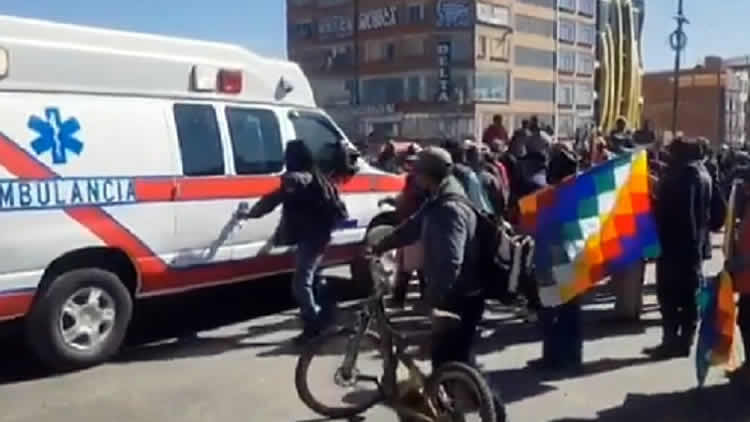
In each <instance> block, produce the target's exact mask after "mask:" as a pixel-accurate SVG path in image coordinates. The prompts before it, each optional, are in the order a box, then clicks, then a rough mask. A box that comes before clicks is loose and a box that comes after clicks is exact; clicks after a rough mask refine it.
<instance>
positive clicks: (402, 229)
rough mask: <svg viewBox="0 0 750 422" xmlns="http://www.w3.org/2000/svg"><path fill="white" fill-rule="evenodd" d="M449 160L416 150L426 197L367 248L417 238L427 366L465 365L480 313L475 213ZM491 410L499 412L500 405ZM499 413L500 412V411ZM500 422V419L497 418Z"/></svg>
mask: <svg viewBox="0 0 750 422" xmlns="http://www.w3.org/2000/svg"><path fill="white" fill-rule="evenodd" d="M452 170H453V161H452V159H451V156H450V154H449V153H448V152H447V151H445V150H444V149H442V148H436V147H429V148H426V149H424V150H423V151H421V152H420V153H419V158H418V160H417V162H416V164H415V168H414V173H415V177H416V182H417V184H418V185H419V187H420V188H422V189H424V190H425V191H426V192H428V193H429V197H430V199H429V200H428V201H427V203H425V204H424V206H422V208H421V209H420V210H419V211H417V212H416V213H415V214H414V215H412V216H411V217H410V218H409V219H407V220H406V221H405V222H404V223H402V224H401V225H400V226H399V227H398V228H396V230H395V231H394V232H393V233H392V234H391V235H389V236H387V237H386V238H384V239H383V240H381V241H380V242H379V243H378V244H376V245H374V246H373V247H372V250H371V251H370V252H371V253H373V254H375V255H380V254H382V253H384V252H386V251H389V250H393V249H398V248H401V247H404V246H407V245H410V244H412V243H414V242H416V241H418V240H420V239H421V240H422V244H423V245H424V263H423V271H424V276H425V280H426V285H427V289H426V292H425V293H426V298H425V299H426V301H427V303H428V304H429V305H430V306H431V307H432V309H433V311H432V319H433V328H432V357H431V358H432V359H431V360H432V368H433V371H434V370H437V368H439V367H440V366H441V365H443V364H445V363H447V362H451V361H454V362H462V363H466V364H471V363H472V362H471V361H472V359H471V349H472V345H473V343H474V337H475V334H476V327H477V324H478V323H479V321H480V320H481V318H482V314H483V313H484V297H483V295H482V289H481V284H480V281H479V277H478V276H479V274H477V271H478V269H479V256H480V254H479V247H480V244H479V238H478V237H477V234H476V229H477V215H476V213H475V211H474V210H473V209H472V208H471V206H470V205H468V204H467V203H465V202H464V201H460V200H458V199H457V198H456V196H464V197H465V196H466V193H465V192H464V190H463V188H462V187H461V185H460V183H459V182H458V180H456V179H455V178H454V177H453V176H452ZM496 402H497V403H498V405H497V406H496V410H497V411H498V412H502V411H503V410H502V409H503V406H501V405H499V400H497V398H496ZM503 416H504V415H503ZM498 420H505V418H504V417H503V418H498Z"/></svg>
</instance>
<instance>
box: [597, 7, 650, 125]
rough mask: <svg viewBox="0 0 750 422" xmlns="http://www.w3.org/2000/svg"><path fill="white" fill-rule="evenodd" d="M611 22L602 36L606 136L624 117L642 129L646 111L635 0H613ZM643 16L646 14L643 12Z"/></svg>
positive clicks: (601, 106)
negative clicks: (642, 120) (619, 118)
mask: <svg viewBox="0 0 750 422" xmlns="http://www.w3.org/2000/svg"><path fill="white" fill-rule="evenodd" d="M609 9H610V14H609V16H608V18H609V21H608V22H603V25H602V26H601V28H603V31H602V32H601V33H600V35H599V82H598V86H597V92H598V93H599V121H598V122H597V123H598V126H599V127H600V128H601V129H602V130H603V131H604V132H605V133H606V132H609V131H610V130H612V129H613V128H614V125H615V121H616V120H617V118H618V117H620V116H622V117H625V118H626V119H627V121H628V122H629V123H630V124H631V125H632V126H634V127H635V126H640V123H641V114H642V112H643V97H642V80H643V60H642V59H641V51H642V49H641V39H640V34H639V33H638V32H639V31H637V24H636V19H638V17H637V16H636V14H635V12H636V10H635V9H634V6H633V2H632V0H610V8H609ZM640 13H642V11H641V12H640Z"/></svg>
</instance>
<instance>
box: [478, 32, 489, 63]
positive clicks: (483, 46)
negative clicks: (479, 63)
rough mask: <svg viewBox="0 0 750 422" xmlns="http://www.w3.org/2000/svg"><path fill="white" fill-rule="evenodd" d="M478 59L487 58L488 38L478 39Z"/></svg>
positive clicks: (481, 37)
mask: <svg viewBox="0 0 750 422" xmlns="http://www.w3.org/2000/svg"><path fill="white" fill-rule="evenodd" d="M477 58H478V59H486V58H487V37H486V36H484V35H480V36H479V37H477Z"/></svg>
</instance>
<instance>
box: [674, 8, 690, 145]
mask: <svg viewBox="0 0 750 422" xmlns="http://www.w3.org/2000/svg"><path fill="white" fill-rule="evenodd" d="M682 2H683V0H678V4H677V16H675V17H674V19H675V20H676V21H677V29H675V30H674V32H672V35H670V36H669V45H670V46H671V47H672V50H674V94H673V96H672V137H673V138H676V137H677V112H678V110H679V103H680V58H681V57H680V56H681V53H682V50H684V49H685V47H686V46H687V35H686V34H685V31H684V30H683V28H682V27H683V26H684V25H685V24H689V23H690V21H688V19H687V18H686V17H685V13H684V10H683V7H682Z"/></svg>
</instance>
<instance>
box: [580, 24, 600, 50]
mask: <svg viewBox="0 0 750 422" xmlns="http://www.w3.org/2000/svg"><path fill="white" fill-rule="evenodd" d="M595 42H596V29H594V25H592V24H589V23H582V22H579V23H578V44H583V45H594V43H595Z"/></svg>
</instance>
